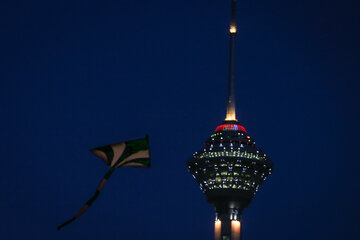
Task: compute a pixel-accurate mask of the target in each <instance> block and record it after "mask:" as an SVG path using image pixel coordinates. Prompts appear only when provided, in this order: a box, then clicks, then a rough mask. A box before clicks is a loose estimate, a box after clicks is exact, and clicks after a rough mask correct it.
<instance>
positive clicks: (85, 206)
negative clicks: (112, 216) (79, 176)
mask: <svg viewBox="0 0 360 240" xmlns="http://www.w3.org/2000/svg"><path fill="white" fill-rule="evenodd" d="M114 170H115V167H112V168H110V169H109V171H108V172H107V173H106V174H105V176H104V178H103V179H102V180H101V182H100V184H99V186H98V187H97V189H96V192H95V194H94V195H93V196H92V197H91V198H90V199H89V200H88V201H87V202H86V204H85V205H84V206H83V207H82V208H81V209H80V211H79V212H78V213H77V214H76V215H75V216H74V217H73V218H71V219H69V220H67V221H66V222H64V223H63V224H61V225H59V226H58V227H57V229H58V230H60V229H62V228H63V227H65V226H66V225H68V224H70V223H71V222H73V221H74V220H75V219H77V218H78V217H79V216H81V215H82V214H83V213H84V212H85V211H86V210H87V209H88V208H89V207H90V206H91V204H92V203H93V202H94V201H95V200H96V198H97V197H98V196H99V194H100V191H101V189H102V188H103V187H104V185H105V183H106V180H107V179H108V178H109V177H110V176H111V174H112V173H113V171H114Z"/></svg>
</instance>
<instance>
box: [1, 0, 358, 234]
mask: <svg viewBox="0 0 360 240" xmlns="http://www.w3.org/2000/svg"><path fill="white" fill-rule="evenodd" d="M238 3H239V4H238V9H237V10H238V11H237V12H238V22H239V24H238V32H239V34H238V37H237V48H236V57H237V62H236V68H237V90H236V92H237V115H238V119H239V120H240V123H241V124H242V125H244V126H245V127H246V129H247V130H248V133H249V134H250V135H251V136H252V137H254V138H255V139H256V142H257V144H258V145H259V146H260V147H261V148H263V149H264V151H265V152H266V153H267V154H268V156H269V157H270V158H271V159H272V160H273V161H274V163H275V168H274V172H273V175H272V176H270V177H269V178H268V180H267V181H266V183H265V184H264V185H263V186H262V188H260V191H259V193H258V194H257V196H256V197H255V199H254V201H253V203H252V205H251V206H250V207H249V208H248V209H246V210H245V212H244V215H243V230H244V239H245V240H247V239H277V240H288V239H292V240H300V239H328V240H334V239H346V238H349V239H356V238H359V235H360V230H359V224H360V220H359V219H360V213H359V202H360V193H359V168H360V163H359V160H360V158H359V154H358V149H359V130H360V129H359V124H358V122H359V114H360V110H359V102H360V99H359V77H360V74H359V73H360V71H359V58H360V47H359V42H360V35H359V25H360V24H359V23H360V20H359V13H358V9H359V5H358V4H357V3H356V1H349V0H344V1H331V0H328V1H325V0H323V1H320V0H311V1H310V0H302V1H288V0H277V1H275V0H274V1H269V0H258V1H240V0H239V1H238ZM229 7H230V0H228V1H220V0H207V1H205V0H200V1H164V0H154V1H150V0H148V1H145V0H142V1H130V0H120V1H84V0H83V1H75V0H73V1H1V3H0V26H1V28H0V31H1V34H0V99H1V108H0V112H1V147H0V155H1V161H0V167H1V169H2V173H1V175H0V180H1V181H0V188H1V194H0V219H1V224H0V237H1V239H6V240H18V239H31V240H38V239H59V240H60V239H66V240H71V239H122V240H128V239H129V240H130V239H131V240H133V239H135V240H148V239H158V240H162V239H171V240H178V239H179V240H180V239H204V240H206V239H211V238H212V237H213V219H214V212H213V209H212V208H211V207H210V205H208V204H207V202H206V200H205V197H204V196H203V195H202V193H201V191H200V189H199V188H198V186H197V184H196V183H195V181H194V179H193V178H192V177H191V175H190V174H189V173H188V172H187V171H186V169H185V161H186V160H187V158H188V157H189V156H191V154H192V153H193V152H194V151H196V150H198V149H200V148H201V147H202V146H203V143H204V141H205V139H206V138H207V137H208V136H209V135H210V134H211V133H212V132H213V130H214V129H215V127H216V126H217V125H219V124H220V123H221V122H222V120H223V119H224V117H225V104H226V87H227V86H226V81H227V64H228V35H227V29H228V22H229ZM146 133H148V134H149V135H150V141H151V150H152V168H151V169H134V168H126V169H119V170H117V171H116V172H115V173H114V175H113V176H112V178H111V179H110V180H109V182H108V183H107V184H106V185H105V188H104V190H103V192H102V194H101V195H100V197H99V199H98V200H97V202H95V203H94V205H93V206H92V207H91V208H90V209H89V210H88V211H87V212H86V213H85V214H84V215H83V216H82V217H81V218H79V219H78V220H77V221H75V222H74V223H73V224H71V225H69V226H68V227H66V228H64V229H63V230H62V231H60V232H58V231H57V230H56V226H57V225H58V224H60V223H62V222H63V221H64V220H66V219H68V218H69V217H72V216H73V215H74V214H75V213H76V212H77V211H78V210H79V209H80V208H81V206H82V205H83V204H84V203H85V202H86V200H87V199H88V198H89V197H90V196H91V195H92V194H93V192H94V191H95V188H96V186H97V184H98V183H99V181H100V180H101V178H102V176H103V174H104V173H105V172H106V170H107V166H106V165H105V164H104V163H103V161H102V160H100V159H98V158H96V157H95V156H93V155H92V154H91V153H90V152H89V151H88V149H90V148H92V147H97V146H101V145H104V144H108V143H114V142H118V141H122V140H128V139H133V138H137V137H142V136H144V135H145V134H146Z"/></svg>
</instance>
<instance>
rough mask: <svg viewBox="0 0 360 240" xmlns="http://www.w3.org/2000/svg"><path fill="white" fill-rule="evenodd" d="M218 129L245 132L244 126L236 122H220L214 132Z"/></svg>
mask: <svg viewBox="0 0 360 240" xmlns="http://www.w3.org/2000/svg"><path fill="white" fill-rule="evenodd" d="M218 131H241V132H245V133H246V130H245V128H244V127H243V126H241V125H238V124H222V125H220V126H218V127H217V128H216V129H215V132H218Z"/></svg>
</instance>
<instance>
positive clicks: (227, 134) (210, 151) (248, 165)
mask: <svg viewBox="0 0 360 240" xmlns="http://www.w3.org/2000/svg"><path fill="white" fill-rule="evenodd" d="M236 32H237V29H236V0H232V2H231V23H230V57H229V79H228V84H229V86H228V101H227V113H226V119H225V121H224V122H223V124H222V125H220V126H218V127H217V128H216V129H215V132H214V133H213V134H212V135H211V136H210V138H208V139H207V140H206V142H205V146H204V148H203V149H202V150H199V151H197V152H195V153H194V155H193V157H191V158H190V159H189V160H188V161H187V164H186V165H187V169H188V170H189V171H190V173H191V174H192V175H193V176H194V178H195V179H196V181H197V182H198V184H199V185H200V189H201V190H202V191H203V193H204V194H205V196H206V198H207V201H208V202H209V203H210V204H211V205H212V206H213V207H214V208H215V211H216V217H215V240H230V239H231V240H239V239H240V238H241V236H240V228H241V222H240V217H241V214H242V211H243V210H244V209H245V208H246V207H247V206H248V205H249V204H250V203H251V200H252V199H253V197H254V196H255V194H256V192H257V191H258V188H259V187H260V185H261V184H262V183H263V182H264V180H265V179H266V177H267V176H269V175H270V174H271V171H272V167H273V163H272V162H271V161H270V160H269V159H268V158H267V156H266V154H265V153H263V152H262V151H261V150H260V149H258V148H257V146H256V144H255V140H254V139H253V138H252V137H250V136H249V135H248V134H247V132H246V130H245V128H244V127H243V126H241V125H239V124H238V121H237V119H236V114H235V86H234V82H235V81H234V80H235V77H234V55H235V54H234V48H235V37H236Z"/></svg>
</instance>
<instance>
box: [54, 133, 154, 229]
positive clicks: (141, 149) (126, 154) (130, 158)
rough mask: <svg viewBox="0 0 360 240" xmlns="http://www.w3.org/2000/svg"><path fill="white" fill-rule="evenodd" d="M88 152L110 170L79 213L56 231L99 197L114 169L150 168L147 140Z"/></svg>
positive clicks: (113, 145) (69, 221) (137, 140)
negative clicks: (101, 160) (99, 159)
mask: <svg viewBox="0 0 360 240" xmlns="http://www.w3.org/2000/svg"><path fill="white" fill-rule="evenodd" d="M90 151H91V152H92V153H93V154H95V155H96V156H98V157H99V158H101V159H103V160H104V162H105V163H106V164H107V165H109V166H110V169H109V170H108V171H107V173H106V174H105V176H104V178H103V179H102V180H101V182H100V184H99V186H98V187H97V189H96V192H95V194H94V195H93V196H92V197H91V198H90V199H89V200H88V201H87V202H86V204H85V205H84V206H83V207H82V208H81V209H80V211H79V212H78V213H77V214H76V215H75V216H74V217H73V218H71V219H69V220H68V221H66V222H64V223H63V224H61V225H59V226H58V227H57V229H58V230H60V229H61V228H63V227H65V226H66V225H68V224H70V223H71V222H73V221H74V220H75V219H77V218H78V217H79V216H81V215H82V214H83V213H84V212H85V211H86V210H87V209H88V208H89V207H90V206H91V204H92V203H93V202H94V201H95V200H96V198H97V197H98V196H99V194H100V191H101V189H102V188H103V187H104V185H105V183H106V181H107V180H108V179H109V177H110V176H111V174H112V173H113V172H114V170H115V169H116V168H121V167H143V168H146V167H150V148H149V138H148V136H146V137H145V138H140V139H135V140H130V141H126V142H120V143H115V144H111V145H106V146H102V147H98V148H93V149H90Z"/></svg>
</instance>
